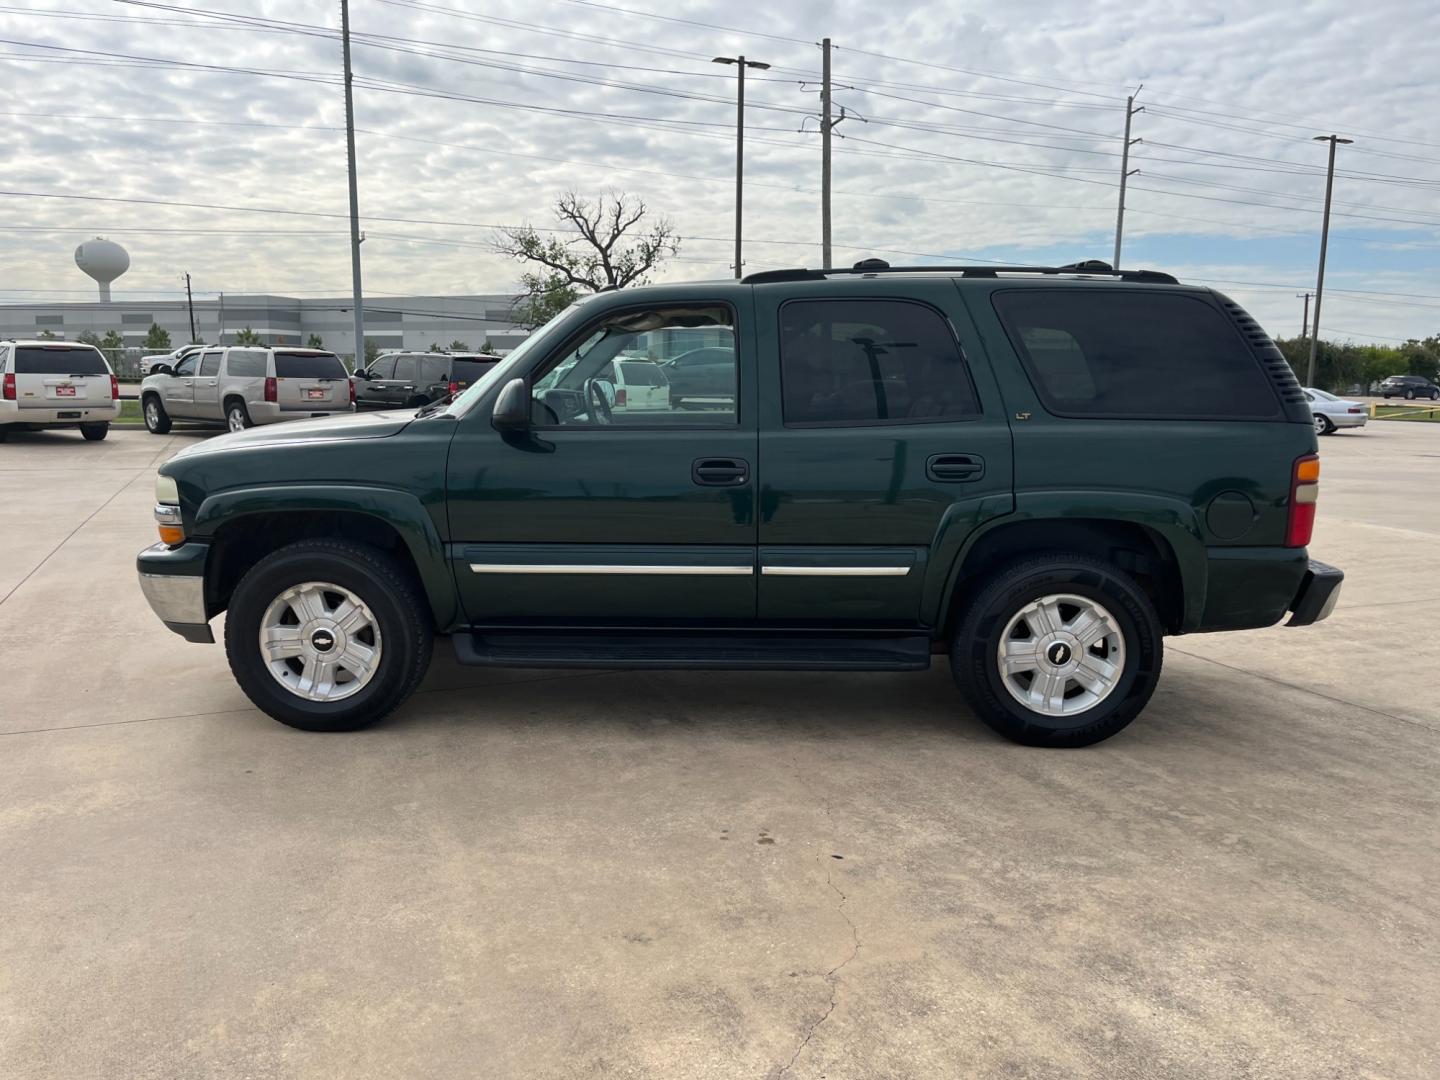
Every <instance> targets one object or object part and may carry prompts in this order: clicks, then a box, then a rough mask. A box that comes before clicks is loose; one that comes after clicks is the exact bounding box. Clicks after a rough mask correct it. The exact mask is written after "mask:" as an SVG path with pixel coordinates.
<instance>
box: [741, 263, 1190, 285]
mask: <svg viewBox="0 0 1440 1080" xmlns="http://www.w3.org/2000/svg"><path fill="white" fill-rule="evenodd" d="M832 274H852V275H859V276H862V277H863V276H866V275H870V274H959V275H960V276H961V277H973V278H993V277H998V276H999V275H1001V274H1081V275H1088V276H1092V277H1113V278H1119V279H1120V280H1121V281H1135V282H1147V283H1149V284H1155V285H1178V284H1180V282H1179V279H1178V278H1176V277H1174V275H1172V274H1167V273H1165V272H1163V271H1161V270H1112V269H1111V268H1110V266H1109V265H1108V264H1107V263H1101V262H1094V263H1077V264H1074V265H1070V266H883V267H882V266H864V265H861V266H830V267H826V268H825V269H823V270H807V269H800V268H796V269H792V270H763V271H761V272H759V273H755V274H747V275H746V276H745V277H743V278H741V279H740V281H741V283H742V284H745V285H762V284H765V283H767V282H775V281H823V280H824V279H825V278H827V277H830V276H831V275H832Z"/></svg>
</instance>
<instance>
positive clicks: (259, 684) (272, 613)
mask: <svg viewBox="0 0 1440 1080" xmlns="http://www.w3.org/2000/svg"><path fill="white" fill-rule="evenodd" d="M429 610H430V609H429V606H428V605H427V604H426V602H425V598H424V597H423V596H422V595H421V594H420V591H419V589H418V588H417V586H416V585H415V583H414V582H413V581H412V580H411V577H410V575H409V574H408V573H406V572H405V570H404V568H402V567H401V566H400V565H399V564H398V563H397V562H396V561H395V560H394V559H392V558H390V557H389V556H388V555H386V554H384V553H383V552H381V551H378V550H376V549H375V548H372V547H369V546H366V545H363V544H355V543H351V542H350V541H347V540H302V541H300V542H299V543H295V544H290V545H289V546H287V547H283V548H281V549H280V550H279V551H276V552H275V553H273V554H271V555H269V556H267V557H265V558H264V559H262V560H261V561H260V562H258V563H257V564H256V565H255V566H253V567H252V568H251V569H250V570H249V572H248V573H246V575H245V576H244V577H243V578H242V579H241V581H240V584H239V585H238V586H236V588H235V593H234V596H233V597H232V598H231V600H230V611H229V614H228V615H227V616H226V619H225V652H226V655H227V657H228V658H229V661H230V670H231V671H232V672H233V673H234V675H235V679H236V681H237V682H238V683H239V684H240V688H241V689H242V690H244V691H245V695H246V696H247V697H248V698H249V699H250V700H251V701H252V702H254V703H255V705H256V707H257V708H259V709H260V710H262V711H263V712H265V713H268V714H269V715H270V716H272V717H274V718H275V719H276V720H279V721H280V722H281V723H282V724H289V725H290V726H291V727H296V728H300V729H302V730H304V731H353V730H355V729H356V728H362V727H365V726H366V725H367V724H371V723H374V722H375V721H376V720H379V719H381V718H382V717H384V716H386V715H387V714H389V713H390V712H392V711H393V710H394V709H395V708H396V707H398V706H399V705H400V703H401V702H403V701H404V700H405V699H406V698H407V697H409V696H410V693H411V692H412V691H413V690H414V689H415V687H416V686H417V685H418V684H419V682H420V680H421V679H422V678H423V677H424V675H425V670H426V668H428V667H429V666H430V653H431V649H432V645H433V634H432V630H431V626H430V618H429Z"/></svg>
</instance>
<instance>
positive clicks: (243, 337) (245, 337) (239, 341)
mask: <svg viewBox="0 0 1440 1080" xmlns="http://www.w3.org/2000/svg"><path fill="white" fill-rule="evenodd" d="M235 344H236V345H264V344H265V342H264V341H262V340H261V338H260V335H259V334H257V333H256V332H255V331H254V330H251V329H250V327H248V326H247V327H245V329H244V330H241V331H240V332H239V333H238V334H236V335H235Z"/></svg>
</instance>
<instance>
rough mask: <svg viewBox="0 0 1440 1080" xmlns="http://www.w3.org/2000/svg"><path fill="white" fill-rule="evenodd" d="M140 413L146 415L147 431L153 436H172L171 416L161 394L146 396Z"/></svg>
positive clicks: (141, 404)
mask: <svg viewBox="0 0 1440 1080" xmlns="http://www.w3.org/2000/svg"><path fill="white" fill-rule="evenodd" d="M140 411H141V412H142V413H144V415H145V430H146V431H148V432H150V434H151V435H168V434H170V414H169V413H167V412H166V411H165V405H164V403H163V402H161V400H160V395H159V394H146V395H145V399H144V400H143V401H142V402H141V403H140Z"/></svg>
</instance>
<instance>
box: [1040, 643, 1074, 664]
mask: <svg viewBox="0 0 1440 1080" xmlns="http://www.w3.org/2000/svg"><path fill="white" fill-rule="evenodd" d="M1070 656H1071V648H1070V646H1069V645H1067V644H1065V642H1063V641H1052V642H1051V643H1050V645H1049V647H1048V648H1047V649H1046V650H1045V659H1046V660H1048V661H1050V663H1051V664H1052V665H1054V666H1055V667H1064V666H1065V665H1066V664H1068V663H1069V662H1070Z"/></svg>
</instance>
